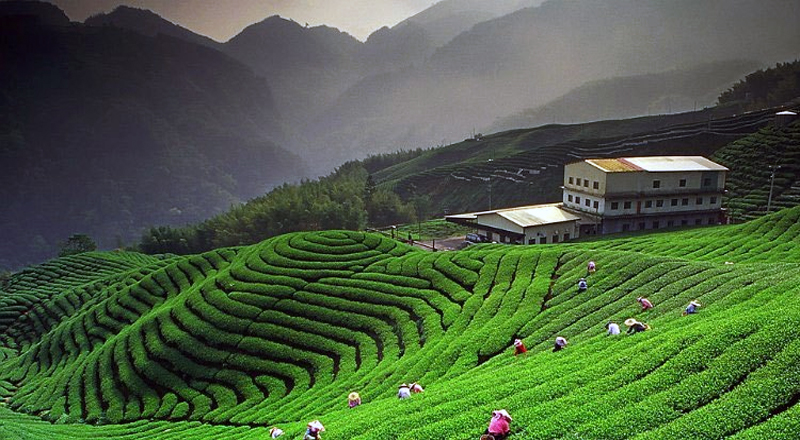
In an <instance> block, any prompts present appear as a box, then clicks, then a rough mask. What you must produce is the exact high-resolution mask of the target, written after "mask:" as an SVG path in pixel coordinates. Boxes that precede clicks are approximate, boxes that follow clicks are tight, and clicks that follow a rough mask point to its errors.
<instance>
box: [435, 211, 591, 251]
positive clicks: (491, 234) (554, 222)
mask: <svg viewBox="0 0 800 440" xmlns="http://www.w3.org/2000/svg"><path fill="white" fill-rule="evenodd" d="M445 219H446V220H447V221H449V222H453V223H457V224H460V225H465V226H471V227H474V228H475V229H476V230H477V231H478V234H479V235H480V236H481V238H482V240H483V241H487V242H498V243H516V244H547V243H559V242H561V241H566V240H569V239H570V238H576V237H577V233H578V221H579V220H580V219H581V218H580V217H578V216H577V215H575V214H573V213H571V212H569V211H566V210H564V209H562V204H561V203H549V204H545V205H530V206H520V207H516V208H507V209H495V210H491V211H481V212H468V213H465V214H457V215H448V216H446V217H445Z"/></svg>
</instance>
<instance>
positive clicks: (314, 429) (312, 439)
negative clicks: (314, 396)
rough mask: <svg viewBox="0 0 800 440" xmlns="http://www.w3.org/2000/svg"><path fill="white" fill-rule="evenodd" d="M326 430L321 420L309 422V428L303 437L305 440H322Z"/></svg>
mask: <svg viewBox="0 0 800 440" xmlns="http://www.w3.org/2000/svg"><path fill="white" fill-rule="evenodd" d="M324 430H325V427H324V426H322V423H321V422H320V421H319V420H314V421H313V422H309V423H308V426H307V427H306V435H305V436H303V440H319V439H321V438H322V435H321V434H320V433H321V432H322V431H324Z"/></svg>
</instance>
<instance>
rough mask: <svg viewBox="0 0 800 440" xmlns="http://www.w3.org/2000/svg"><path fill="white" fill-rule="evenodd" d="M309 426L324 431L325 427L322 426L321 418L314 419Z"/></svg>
mask: <svg viewBox="0 0 800 440" xmlns="http://www.w3.org/2000/svg"><path fill="white" fill-rule="evenodd" d="M308 427H309V428H314V429H316V430H317V431H324V430H325V427H324V426H322V423H321V422H320V421H319V420H314V421H313V422H311V423H309V424H308Z"/></svg>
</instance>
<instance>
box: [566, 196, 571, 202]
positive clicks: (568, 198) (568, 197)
mask: <svg viewBox="0 0 800 440" xmlns="http://www.w3.org/2000/svg"><path fill="white" fill-rule="evenodd" d="M567 200H569V201H570V202H571V201H572V194H569V195H567Z"/></svg>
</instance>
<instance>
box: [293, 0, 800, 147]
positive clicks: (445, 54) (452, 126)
mask: <svg viewBox="0 0 800 440" xmlns="http://www.w3.org/2000/svg"><path fill="white" fill-rule="evenodd" d="M798 22H800V3H797V2H785V1H783V0H766V1H756V0H731V1H727V0H725V1H723V0H676V1H670V2H665V1H661V0H608V1H602V2H598V1H593V0H571V1H566V0H551V1H548V2H546V3H544V4H542V5H541V6H539V7H534V8H525V9H521V10H518V11H516V12H513V13H511V14H508V15H506V16H503V17H500V18H497V19H493V20H489V21H485V22H482V23H478V24H476V25H475V26H473V27H472V28H470V29H469V30H468V31H466V32H463V33H461V34H460V35H458V36H457V37H455V38H454V39H453V40H452V41H450V42H449V43H447V44H446V45H444V46H442V47H440V48H438V49H437V50H436V51H435V53H434V54H433V55H432V56H431V57H430V58H429V59H428V61H427V62H426V63H425V64H424V65H422V66H414V67H412V68H408V67H406V68H404V69H402V70H397V71H393V72H389V73H382V74H380V75H376V76H373V77H370V78H365V79H363V80H362V81H361V82H359V83H358V84H356V85H354V86H352V87H351V88H350V89H348V90H347V92H345V93H344V94H343V95H342V96H341V97H340V98H339V99H338V100H337V101H336V102H335V103H334V104H333V105H331V106H330V108H329V109H328V111H327V112H325V113H324V114H323V115H322V116H321V117H319V118H317V119H316V120H315V121H314V122H313V123H312V124H310V125H309V126H307V128H306V129H305V130H303V131H304V132H306V133H309V139H310V140H309V142H308V143H309V144H310V145H312V146H324V148H325V150H326V151H334V152H338V153H341V154H344V155H349V156H348V157H358V156H363V155H365V154H366V153H368V152H369V153H378V152H381V151H383V152H385V151H393V150H396V149H399V148H414V147H419V146H430V145H434V144H438V143H449V142H453V141H455V140H458V139H463V138H464V137H467V136H468V135H469V133H471V132H472V130H473V129H478V130H481V129H482V128H484V127H487V126H488V125H490V124H491V123H492V121H494V120H495V119H496V118H498V117H503V116H504V115H511V114H515V113H518V112H520V111H523V110H524V109H527V108H536V107H538V106H540V105H543V104H545V103H547V102H549V101H551V100H553V99H556V98H558V97H559V96H562V95H564V94H566V93H568V92H569V91H570V90H572V89H574V88H576V87H578V86H581V85H583V84H585V83H588V82H592V81H598V80H602V79H607V78H612V77H620V76H636V75H645V74H652V73H660V72H666V71H671V70H675V69H686V68H692V67H694V66H697V65H700V64H704V63H710V62H715V61H726V60H731V59H750V60H755V61H757V62H759V63H760V64H761V65H762V66H765V65H769V64H772V63H774V62H776V61H782V60H786V59H794V58H795V57H797V56H798V55H800V47H798V44H797V42H798V41H800V28H798V27H797V26H796V23H798ZM634 99H635V97H634ZM643 99H644V98H643ZM443 141H444V142H443ZM376 148H380V149H381V150H380V151H376Z"/></svg>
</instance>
